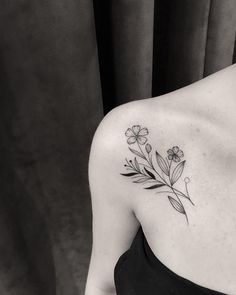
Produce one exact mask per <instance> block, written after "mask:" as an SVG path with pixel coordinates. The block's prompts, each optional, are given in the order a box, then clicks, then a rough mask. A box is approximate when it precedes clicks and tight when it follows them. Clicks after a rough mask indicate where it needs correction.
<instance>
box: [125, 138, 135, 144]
mask: <svg viewBox="0 0 236 295" xmlns="http://www.w3.org/2000/svg"><path fill="white" fill-rule="evenodd" d="M136 141H137V139H136V137H135V136H130V137H129V138H128V139H127V142H128V144H133V143H135V142H136Z"/></svg>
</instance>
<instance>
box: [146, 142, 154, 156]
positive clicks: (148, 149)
mask: <svg viewBox="0 0 236 295" xmlns="http://www.w3.org/2000/svg"><path fill="white" fill-rule="evenodd" d="M145 149H146V152H147V153H148V154H149V153H150V152H151V150H152V146H151V145H150V144H149V143H147V144H146V145H145Z"/></svg>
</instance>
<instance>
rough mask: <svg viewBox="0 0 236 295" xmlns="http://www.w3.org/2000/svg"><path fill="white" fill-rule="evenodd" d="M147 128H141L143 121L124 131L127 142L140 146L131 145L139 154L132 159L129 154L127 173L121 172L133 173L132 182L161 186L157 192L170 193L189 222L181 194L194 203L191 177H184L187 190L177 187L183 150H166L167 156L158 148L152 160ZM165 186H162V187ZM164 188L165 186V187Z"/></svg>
mask: <svg viewBox="0 0 236 295" xmlns="http://www.w3.org/2000/svg"><path fill="white" fill-rule="evenodd" d="M148 133H149V132H148V129H147V128H141V126H140V125H134V126H132V128H128V129H127V130H126V132H125V135H126V136H127V137H128V138H127V143H128V144H129V145H134V144H136V145H137V148H138V150H137V149H133V148H131V147H129V150H130V151H131V152H132V153H133V154H134V155H135V156H136V157H134V159H133V160H128V159H127V158H126V163H125V165H124V167H125V168H126V170H127V171H128V172H127V173H121V175H123V176H126V177H131V178H132V180H133V183H142V184H145V185H148V186H146V187H145V189H148V190H152V189H158V191H157V192H156V194H164V195H167V197H168V200H169V202H170V204H171V205H172V207H173V208H174V209H175V210H176V211H177V212H179V213H181V214H183V215H184V216H185V218H186V220H187V223H188V215H187V213H186V211H185V208H184V205H183V202H182V198H184V199H187V200H188V201H189V202H190V203H191V204H192V205H194V203H193V202H192V200H191V198H190V196H189V192H188V184H189V182H190V179H189V178H188V177H185V178H184V187H185V192H182V191H180V190H178V189H177V188H175V187H174V185H175V183H176V182H177V181H178V180H179V179H180V177H181V175H182V173H183V170H184V166H185V163H186V161H185V160H182V159H183V157H184V153H183V151H182V150H181V149H180V148H179V147H178V146H174V147H172V148H171V149H168V150H167V156H166V158H165V159H164V158H163V157H162V156H161V155H160V154H159V153H158V152H157V151H155V156H154V157H155V162H154V161H153V153H152V146H151V145H150V144H149V143H147V141H148V140H147V135H148ZM160 188H162V190H160ZM163 188H164V189H165V190H163Z"/></svg>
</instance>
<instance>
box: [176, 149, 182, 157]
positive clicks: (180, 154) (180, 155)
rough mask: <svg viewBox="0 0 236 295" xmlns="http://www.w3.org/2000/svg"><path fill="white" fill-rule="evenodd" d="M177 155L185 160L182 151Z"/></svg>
mask: <svg viewBox="0 0 236 295" xmlns="http://www.w3.org/2000/svg"><path fill="white" fill-rule="evenodd" d="M177 155H178V156H179V157H180V158H183V156H184V152H183V151H181V150H179V151H178V153H177Z"/></svg>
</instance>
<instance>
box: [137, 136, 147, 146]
mask: <svg viewBox="0 0 236 295" xmlns="http://www.w3.org/2000/svg"><path fill="white" fill-rule="evenodd" d="M137 141H138V143H139V144H142V145H143V144H145V143H146V142H147V138H146V137H144V136H138V137H137Z"/></svg>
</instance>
